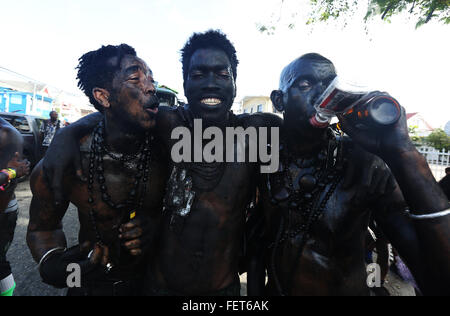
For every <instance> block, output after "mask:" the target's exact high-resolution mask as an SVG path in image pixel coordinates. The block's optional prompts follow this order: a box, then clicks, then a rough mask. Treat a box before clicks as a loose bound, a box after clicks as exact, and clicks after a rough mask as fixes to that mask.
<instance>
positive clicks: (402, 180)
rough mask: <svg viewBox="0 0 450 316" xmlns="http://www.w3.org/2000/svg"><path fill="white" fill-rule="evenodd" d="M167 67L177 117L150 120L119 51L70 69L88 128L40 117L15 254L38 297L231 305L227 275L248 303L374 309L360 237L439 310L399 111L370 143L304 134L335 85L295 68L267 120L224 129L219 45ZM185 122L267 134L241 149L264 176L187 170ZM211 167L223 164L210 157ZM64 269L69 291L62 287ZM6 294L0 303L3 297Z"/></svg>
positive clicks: (226, 98) (435, 225) (423, 208)
mask: <svg viewBox="0 0 450 316" xmlns="http://www.w3.org/2000/svg"><path fill="white" fill-rule="evenodd" d="M181 54H182V59H181V61H182V69H183V74H182V75H183V79H184V84H183V85H184V94H185V96H186V98H187V100H188V103H187V104H186V105H185V106H183V107H178V108H169V107H159V106H158V98H157V97H156V88H155V81H154V75H153V72H152V71H151V68H150V67H149V65H147V64H146V62H145V61H144V60H142V59H141V58H139V57H138V55H137V53H136V51H135V50H134V48H132V47H131V46H129V45H126V44H121V45H117V46H113V45H107V46H102V47H101V48H99V49H97V50H95V51H90V52H87V53H86V54H84V55H83V56H81V57H80V59H79V65H78V67H77V70H78V73H77V79H78V86H79V88H80V89H81V90H82V91H83V92H84V93H85V94H86V96H87V97H88V98H89V100H90V102H91V103H92V105H93V106H94V107H95V108H96V109H97V110H98V112H97V113H94V114H91V115H89V116H87V117H84V118H82V119H80V120H79V121H77V122H75V123H73V124H71V125H70V126H68V127H65V128H64V129H62V130H60V131H59V132H58V133H56V135H55V131H56V130H58V129H59V128H58V126H59V123H58V122H59V121H57V116H56V118H55V115H53V116H51V120H50V121H49V123H48V124H46V127H45V128H44V130H43V132H45V135H51V138H52V139H51V138H50V137H47V136H46V137H45V138H44V140H47V141H46V142H45V144H44V143H43V146H46V147H48V150H46V155H45V157H44V159H43V160H41V162H40V163H39V164H38V165H37V166H36V167H35V168H34V169H33V171H32V173H31V178H30V186H31V190H32V193H33V198H32V202H31V206H30V222H29V225H28V230H27V244H28V247H29V249H30V251H31V254H32V256H33V258H34V260H35V261H36V262H37V263H38V266H39V273H40V275H41V277H42V281H43V282H45V283H47V284H50V285H52V286H55V287H58V288H65V287H68V288H69V289H68V292H67V293H68V295H71V296H110V295H150V296H181V295H184V296H190V295H197V296H239V295H240V280H239V274H240V273H242V272H247V283H248V295H255V296H259V295H270V296H278V295H281V296H293V295H376V294H378V293H379V292H376V291H374V289H373V288H372V287H370V286H368V282H367V278H368V275H367V271H366V264H367V262H366V261H367V260H366V259H367V258H366V254H367V250H368V248H367V247H368V246H367V242H366V241H367V236H368V232H369V231H372V232H373V231H376V232H378V234H379V236H381V235H382V236H383V240H385V241H386V242H385V244H386V243H389V244H391V245H392V246H393V247H394V248H395V251H396V253H398V256H399V257H401V258H402V259H401V260H402V262H405V264H406V266H407V268H408V271H409V272H410V273H411V274H412V276H413V277H414V282H415V285H417V288H418V290H419V291H418V293H421V294H423V295H442V294H449V292H450V287H449V285H448V284H450V283H449V281H450V269H449V267H450V265H449V259H450V251H449V250H450V249H449V216H448V214H449V213H450V209H449V200H448V198H447V197H446V196H445V194H444V192H443V190H442V189H441V188H440V186H439V184H438V183H437V182H436V180H435V179H434V177H433V175H432V173H431V171H430V169H429V167H428V165H427V163H426V161H425V159H424V158H423V157H422V156H421V155H420V154H419V153H418V152H417V150H416V149H415V147H414V145H413V144H412V142H411V140H410V139H409V136H408V130H407V127H406V116H405V111H404V109H402V114H401V118H400V120H399V121H398V122H397V123H396V124H395V125H394V126H390V127H380V128H378V129H376V130H373V129H360V128H359V127H358V126H357V124H356V123H355V122H354V121H352V120H350V119H349V118H348V117H346V116H339V124H338V125H336V124H334V125H328V126H322V127H317V126H313V125H311V123H310V119H311V117H313V116H314V114H315V111H316V110H315V108H314V103H315V101H316V100H317V98H318V97H319V96H320V95H321V94H322V93H323V91H324V90H325V89H326V87H327V86H328V85H329V84H330V83H331V81H332V80H333V79H334V78H335V77H336V76H337V73H336V69H335V67H334V65H333V63H332V62H331V61H330V60H329V59H327V58H325V57H323V56H321V55H319V54H317V53H310V54H305V55H302V56H300V57H299V58H297V59H295V60H294V61H292V62H291V63H290V64H288V65H287V66H286V67H285V68H284V69H283V71H282V73H281V77H280V84H279V88H278V89H276V90H274V91H273V92H272V93H271V100H272V103H273V105H274V107H275V108H276V109H277V111H279V112H281V113H283V119H281V118H280V117H278V116H276V115H274V114H270V113H255V114H242V115H236V114H234V113H233V112H232V111H231V106H232V104H233V101H234V98H235V96H236V76H237V66H238V63H239V62H238V58H237V53H236V50H235V47H234V46H233V44H232V43H231V42H230V40H229V39H228V38H227V36H226V35H225V34H223V33H222V32H220V31H214V30H210V31H207V32H204V33H194V34H193V35H192V36H191V37H190V38H189V40H188V41H187V42H186V44H185V45H184V47H183V49H182V50H181ZM197 120H201V123H202V125H201V126H202V127H201V128H202V130H201V132H202V133H207V131H208V130H209V131H211V130H212V129H214V130H215V131H218V132H223V134H226V130H227V128H230V127H232V128H235V129H236V128H241V129H248V128H257V129H260V128H269V129H270V130H272V128H275V129H276V130H278V131H279V139H278V141H277V143H276V144H275V143H272V144H262V143H261V142H259V143H258V142H256V143H257V144H258V145H257V146H266V147H267V146H268V147H269V148H271V150H270V152H271V154H272V155H274V153H279V157H278V158H279V165H278V169H277V170H276V171H275V172H272V173H263V172H261V168H260V166H261V165H263V164H264V162H265V161H264V162H263V161H262V159H259V158H258V159H257V160H256V161H240V160H234V161H230V160H228V159H227V160H226V161H225V159H216V160H214V161H206V160H205V159H197V158H198V154H199V152H200V153H202V152H203V149H204V148H205V147H206V146H208V145H210V143H209V141H208V140H205V139H204V140H203V143H200V144H198V143H197V142H196V140H195V139H194V138H195V135H194V134H195V130H194V125H196V122H197ZM0 123H1V124H2V125H1V126H0V128H1V133H2V134H1V135H0V141H1V143H0V145H1V146H2V147H0V148H2V151H1V157H0V161H1V163H2V164H1V165H0V167H1V168H5V169H4V170H2V172H1V173H0V180H2V178H1V177H2V176H3V177H4V180H2V181H3V182H1V183H4V184H5V185H6V187H5V190H2V191H1V192H0V201H4V202H1V203H2V204H0V215H1V216H2V217H0V228H1V234H0V236H2V238H3V231H5V232H6V231H9V232H10V231H11V228H9V227H12V231H13V229H14V228H13V226H12V225H10V226H8V228H7V229H6V228H3V227H6V224H3V223H6V221H9V222H14V221H15V220H14V218H13V219H7V218H6V217H5V219H4V217H3V216H4V215H6V214H11V211H8V209H10V208H11V207H12V206H11V207H10V204H11V205H12V204H14V202H12V201H14V198H13V190H14V185H13V183H14V180H13V179H14V178H15V177H17V176H21V175H23V174H25V173H26V172H27V170H26V169H27V163H26V162H25V161H22V160H21V158H20V157H21V156H20V155H21V149H20V146H21V143H20V137H19V136H20V135H17V134H15V135H16V136H15V138H17V139H16V141H15V143H14V144H11V142H14V137H9V136H4V135H3V133H10V134H13V132H12V131H11V128H10V127H8V125H7V123H6V122H2V121H0ZM179 127H183V128H185V129H187V130H188V131H192V133H191V135H192V139H191V140H192V141H190V142H189V144H191V145H192V148H191V149H192V150H187V151H186V152H183V157H186V158H187V159H185V160H183V161H181V162H180V161H174V159H173V158H172V157H173V151H174V148H175V147H174V145H175V144H176V142H177V141H178V139H175V138H174V137H173V131H174V130H175V129H177V128H179ZM269 139H271V138H270V137H269ZM3 142H5V143H3ZM250 143H251V141H247V142H244V151H245V152H247V151H248V150H249V146H250ZM241 145H242V144H239V143H238V141H235V142H234V147H235V148H238V147H239V146H241ZM275 146H277V148H276V149H277V150H275V148H274V147H275ZM227 150H228V147H227ZM16 153H17V154H16ZM214 153H215V154H217V155H218V157H219V158H223V157H225V156H227V152H226V150H225V146H220V144H219V146H217V147H216V148H215V152H214ZM200 157H202V156H201V154H200ZM227 157H228V156H227ZM8 168H10V169H8ZM411 170H413V172H412V171H411ZM69 203H72V204H74V205H75V206H76V207H77V208H78V218H79V222H80V231H79V244H78V245H76V246H72V247H70V248H68V247H67V242H66V238H65V234H64V230H63V227H62V225H61V220H62V218H63V217H64V215H65V212H66V210H67V208H68V206H69ZM16 205H17V203H16ZM11 216H12V215H11ZM369 228H370V229H369ZM7 238H9V239H5V240H9V241H10V240H11V238H12V234H11V233H8V237H7ZM380 240H381V239H380ZM0 244H1V245H3V239H2V240H0ZM381 244H383V243H381V242H379V243H376V245H381ZM375 247H377V246H375ZM378 247H380V246H378ZM6 250H7V247H6ZM6 250H5V251H4V252H5V253H6ZM379 253H380V254H381V248H380V251H379ZM2 256H3V257H1V258H0V259H2V260H3V261H6V259H4V255H3V253H2ZM0 264H1V262H0ZM73 264H76V265H78V266H79V267H80V269H81V270H80V271H81V284H80V286H73V287H71V286H69V285H68V283H67V278H68V275H69V273H70V271H69V270H68V269H67V267H68V266H69V265H73ZM1 267H2V266H0V268H1ZM1 271H2V270H0V272H1ZM8 271H9V270H8ZM8 271H7V272H6V273H5V277H3V279H8V278H7V277H6V274H8V275H10V271H9V272H8ZM385 272H386V271H384V272H383V275H384V276H385ZM2 276H3V274H1V273H0V279H2ZM384 276H383V277H384ZM266 277H267V282H266ZM1 282H3V281H0V285H2V286H3V283H1ZM5 284H6V282H5ZM7 284H9V285H11V284H12V283H11V282H9V283H7ZM9 285H8V286H9ZM8 286H5V287H4V288H3V287H2V288H0V290H1V291H3V292H7V291H9V292H8V293H11V292H12V289H13V286H10V287H9V289H6V287H8Z"/></svg>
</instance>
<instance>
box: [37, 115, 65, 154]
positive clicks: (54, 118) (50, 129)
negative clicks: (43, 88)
mask: <svg viewBox="0 0 450 316" xmlns="http://www.w3.org/2000/svg"><path fill="white" fill-rule="evenodd" d="M60 128H61V121H60V120H58V113H57V112H56V111H51V112H50V119H49V120H46V121H44V124H42V125H41V128H40V130H39V132H40V139H41V144H42V154H43V155H45V153H46V152H47V149H48V146H50V143H51V142H52V139H53V136H55V133H56V132H57V131H58V130H59V129H60Z"/></svg>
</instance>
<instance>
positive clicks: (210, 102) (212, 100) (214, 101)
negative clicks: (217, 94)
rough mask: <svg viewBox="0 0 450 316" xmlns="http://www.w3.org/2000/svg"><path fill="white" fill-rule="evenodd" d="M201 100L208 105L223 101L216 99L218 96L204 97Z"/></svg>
mask: <svg viewBox="0 0 450 316" xmlns="http://www.w3.org/2000/svg"><path fill="white" fill-rule="evenodd" d="M200 102H201V103H203V104H206V105H217V104H219V103H220V102H221V101H220V99H216V98H207V99H202V100H201V101H200Z"/></svg>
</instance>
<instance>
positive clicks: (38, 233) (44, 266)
mask: <svg viewBox="0 0 450 316" xmlns="http://www.w3.org/2000/svg"><path fill="white" fill-rule="evenodd" d="M30 186H31V190H32V193H33V198H32V200H31V205H30V222H29V224H28V229H27V244H28V247H29V249H30V251H31V255H32V256H33V258H34V260H35V261H36V262H39V272H40V274H41V277H42V280H43V281H44V282H45V283H47V284H50V285H53V286H55V287H59V288H62V287H66V286H67V285H66V280H67V275H68V271H67V267H68V265H69V264H78V265H79V267H80V269H81V274H82V280H81V281H82V282H85V281H88V278H96V277H98V275H101V274H102V270H101V269H100V273H97V272H98V271H99V269H97V266H98V265H99V263H102V265H106V264H107V262H108V249H107V248H106V247H105V246H102V245H98V244H96V245H91V244H88V243H86V244H84V245H77V246H74V247H71V248H69V249H66V247H67V242H66V238H65V235H64V232H63V230H62V224H61V221H62V218H63V217H64V214H65V212H66V210H67V207H68V205H69V201H67V200H64V201H62V203H61V204H60V205H58V206H55V203H54V195H53V194H52V192H51V191H50V190H49V189H48V187H47V185H46V183H45V181H44V176H43V171H42V162H40V163H39V164H38V165H37V166H36V168H35V169H34V170H33V173H32V175H31V180H30ZM90 250H93V253H92V255H91V256H90V257H88V253H89V251H90ZM94 271H95V272H96V273H94Z"/></svg>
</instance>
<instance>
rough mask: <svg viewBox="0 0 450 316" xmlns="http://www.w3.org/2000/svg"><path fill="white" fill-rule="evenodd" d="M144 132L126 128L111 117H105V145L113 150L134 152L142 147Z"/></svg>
mask: <svg viewBox="0 0 450 316" xmlns="http://www.w3.org/2000/svg"><path fill="white" fill-rule="evenodd" d="M146 135H147V134H146V133H145V132H138V131H136V130H134V129H130V128H127V127H125V126H123V124H121V123H119V122H117V121H116V120H114V119H112V118H107V117H105V145H106V146H107V148H108V149H109V150H111V151H113V152H117V153H122V154H135V153H137V152H138V151H139V149H140V148H141V147H142V143H143V141H144V140H145V136H146Z"/></svg>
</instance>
